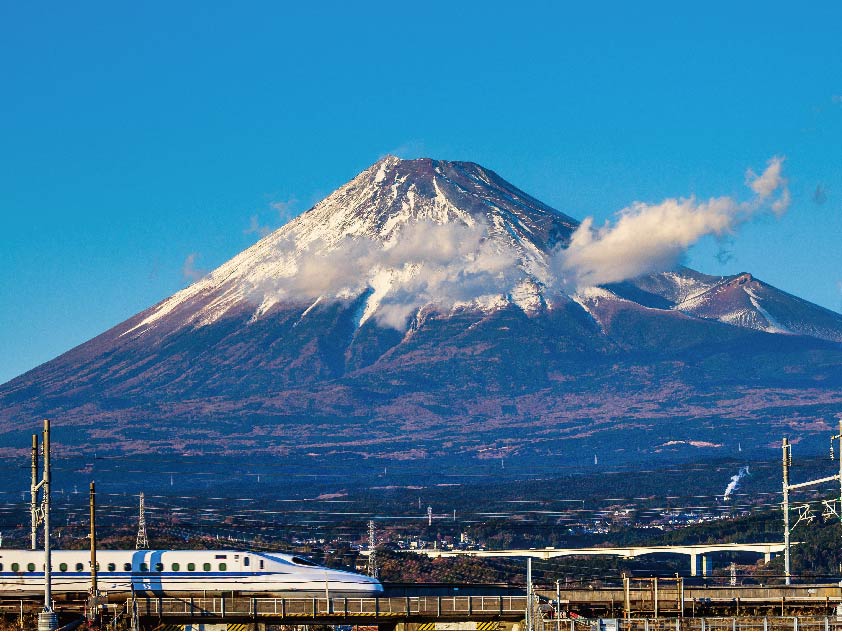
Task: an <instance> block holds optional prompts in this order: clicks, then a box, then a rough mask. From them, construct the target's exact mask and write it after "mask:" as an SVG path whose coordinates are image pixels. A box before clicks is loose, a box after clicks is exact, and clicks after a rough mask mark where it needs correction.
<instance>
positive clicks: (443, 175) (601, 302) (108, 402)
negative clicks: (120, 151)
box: [0, 156, 842, 462]
mask: <svg viewBox="0 0 842 632" xmlns="http://www.w3.org/2000/svg"><path fill="white" fill-rule="evenodd" d="M579 226H580V224H579V222H578V221H577V220H576V219H574V218H573V217H571V216H568V215H565V214H564V213H561V212H559V211H557V210H555V209H553V208H551V207H549V206H547V205H546V204H543V203H542V202H540V201H538V200H536V199H534V198H532V197H531V196H529V195H527V194H526V193H524V192H523V191H520V190H519V189H517V188H516V187H514V186H512V185H511V184H509V183H508V182H506V181H505V180H503V179H502V178H500V177H499V176H498V175H497V174H495V173H494V172H492V171H490V170H488V169H485V168H483V167H480V166H479V165H476V164H473V163H466V162H446V161H438V160H430V159H418V160H400V159H398V158H394V157H391V156H388V157H386V158H384V159H382V160H380V161H378V162H377V163H376V164H374V165H372V166H371V167H370V168H368V169H366V170H365V171H363V172H362V173H361V174H359V175H358V176H357V177H355V178H354V179H353V180H351V181H350V182H348V183H347V184H345V185H344V186H342V187H340V188H339V189H337V190H336V191H335V192H333V193H332V194H330V195H329V196H328V197H327V198H325V199H324V200H322V201H321V202H319V203H318V204H317V205H315V206H314V207H313V208H311V209H310V210H308V211H307V212H305V213H303V214H302V215H300V216H299V217H297V218H296V219H294V220H292V221H291V222H289V223H288V224H287V225H285V226H283V227H282V228H280V229H278V230H277V231H275V232H273V233H271V234H270V235H268V236H266V237H265V238H263V239H261V240H260V241H259V242H257V243H256V244H255V245H254V246H252V247H250V248H248V249H247V250H245V251H243V252H242V253H240V254H239V255H237V256H236V257H234V258H233V259H231V260H230V261H228V262H226V263H224V264H223V265H221V266H220V267H219V268H217V269H216V270H214V271H212V272H211V273H209V274H208V275H207V276H205V277H204V278H202V279H200V280H199V281H197V282H196V283H194V284H192V285H190V286H189V287H187V288H186V289H184V290H182V291H180V292H178V293H176V294H175V295H173V296H171V297H169V298H167V299H166V300H164V301H162V302H161V303H159V304H157V305H155V306H152V307H150V308H149V309H147V310H145V311H143V312H141V313H139V314H137V315H135V316H134V317H132V318H130V319H129V320H127V321H125V322H123V323H121V324H119V325H117V326H116V327H114V328H112V329H111V330H109V331H106V332H105V333H103V334H101V335H99V336H97V337H96V338H94V339H92V340H90V341H88V342H86V343H84V344H82V345H80V346H78V347H76V348H75V349H72V350H70V351H68V352H67V353H65V354H63V355H61V356H59V357H58V358H56V359H54V360H52V361H50V362H47V363H46V364H44V365H42V366H40V367H37V368H35V369H33V370H31V371H29V372H28V373H25V374H24V375H22V376H20V377H18V378H15V379H13V380H11V381H10V382H8V383H6V384H5V385H2V386H0V449H2V450H4V451H7V452H8V451H13V452H15V453H17V452H16V451H15V450H14V449H13V448H15V449H16V448H18V447H20V448H22V449H23V450H24V451H25V450H26V446H27V445H28V441H27V439H26V437H25V435H26V434H27V432H28V429H27V428H25V425H21V421H22V420H27V423H28V422H29V421H30V420H31V421H32V426H33V428H34V427H35V424H36V421H37V419H39V418H40V417H45V416H48V417H52V418H53V419H55V420H56V423H60V424H62V425H63V426H65V427H70V428H73V433H72V435H69V436H68V438H67V439H66V442H67V443H72V444H74V445H75V446H76V447H77V448H80V449H83V450H95V449H98V450H100V451H102V452H113V453H117V454H156V453H162V452H168V453H177V454H197V455H205V454H226V455H234V456H236V455H245V454H248V455H261V454H263V455H304V454H306V455H311V456H313V457H330V456H332V455H337V454H354V455H358V456H362V457H378V458H388V459H436V458H442V459H444V458H458V459H488V458H501V457H505V456H510V455H519V456H521V457H522V458H524V459H528V458H536V459H545V458H547V456H551V455H558V454H567V455H574V454H577V455H578V454H587V456H588V457H590V456H591V455H592V454H593V452H592V451H596V450H598V451H599V453H600V454H601V455H602V457H601V459H602V460H603V461H608V462H610V461H611V460H614V461H616V462H637V461H640V460H641V459H658V458H664V459H673V458H675V459H685V458H689V455H693V454H698V453H700V452H704V453H706V454H709V453H714V454H724V453H726V452H727V451H728V450H731V449H732V448H733V449H734V450H736V448H735V446H737V445H738V444H739V445H741V449H742V450H744V451H745V450H757V451H763V450H767V449H768V448H769V447H770V446H773V445H776V442H778V441H779V440H780V437H781V436H782V435H783V434H787V433H790V432H791V433H794V434H798V435H799V436H801V437H803V438H804V439H805V440H807V441H810V440H815V441H816V442H817V445H818V442H819V441H820V442H821V445H824V443H825V442H826V436H825V434H826V432H829V431H830V429H831V427H832V423H831V422H830V420H831V418H832V416H833V415H834V414H835V413H836V412H837V410H840V404H842V391H840V388H839V387H840V386H841V385H842V344H840V343H842V316H840V315H839V314H837V313H834V312H831V311H829V310H826V309H823V308H821V307H819V306H817V305H813V304H811V303H809V302H807V301H804V300H802V299H799V298H797V297H795V296H792V295H790V294H787V293H785V292H782V291H780V290H778V289H776V288H774V287H771V286H769V285H767V284H765V283H763V282H762V281H760V280H758V279H756V278H754V277H753V276H752V275H751V274H748V273H740V274H737V275H733V276H727V277H718V276H709V275H705V274H702V273H700V272H696V271H694V270H691V269H689V268H686V267H681V266H675V267H673V268H672V269H670V270H668V271H666V272H656V273H647V274H643V275H641V276H637V277H635V278H631V279H626V280H622V281H617V282H612V283H605V284H601V285H596V286H590V287H582V286H580V285H577V284H575V283H574V282H571V280H570V278H569V274H568V272H569V270H566V269H565V267H564V266H563V265H561V264H560V263H559V261H560V257H563V254H564V253H565V252H566V249H567V248H568V247H569V246H570V244H571V239H573V237H574V234H575V232H576V230H577V228H578V227H579Z"/></svg>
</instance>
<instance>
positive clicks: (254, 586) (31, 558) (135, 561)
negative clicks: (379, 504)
mask: <svg viewBox="0 0 842 632" xmlns="http://www.w3.org/2000/svg"><path fill="white" fill-rule="evenodd" d="M96 557H97V567H98V569H99V570H98V572H97V584H98V588H99V590H102V591H108V592H115V593H123V592H125V593H129V592H132V590H134V591H135V592H136V593H139V594H147V595H148V594H152V595H174V596H176V595H179V594H196V593H202V592H207V593H219V592H231V591H233V592H235V593H264V594H282V595H283V594H289V595H291V596H301V597H305V596H306V597H311V596H312V597H324V596H325V595H326V594H329V595H330V596H331V597H369V596H377V595H379V594H380V593H382V592H383V586H381V584H380V582H379V581H377V580H376V579H374V578H372V577H368V576H366V575H360V574H358V573H350V572H347V571H339V570H335V569H332V568H326V567H324V566H319V565H318V564H315V563H314V562H312V561H310V560H308V559H306V558H304V557H301V556H298V555H290V554H286V553H254V552H251V551H231V550H228V551H173V550H148V551H97V554H96ZM90 559H91V558H90V551H89V550H80V551H53V552H52V564H51V566H52V582H51V583H52V590H53V592H55V593H76V592H78V593H81V592H87V591H88V589H89V588H90V586H91V562H90ZM43 591H44V552H43V551H38V550H35V551H31V550H19V549H18V550H15V549H0V596H10V595H24V594H36V593H42V592H43Z"/></svg>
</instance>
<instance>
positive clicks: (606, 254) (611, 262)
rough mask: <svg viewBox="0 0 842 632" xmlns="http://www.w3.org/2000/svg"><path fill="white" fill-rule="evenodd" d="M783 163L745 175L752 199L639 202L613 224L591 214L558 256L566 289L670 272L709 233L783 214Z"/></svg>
mask: <svg viewBox="0 0 842 632" xmlns="http://www.w3.org/2000/svg"><path fill="white" fill-rule="evenodd" d="M783 161H784V159H783V158H782V157H778V156H775V157H773V158H772V159H771V160H769V163H768V165H767V167H766V169H765V170H764V171H763V173H761V174H760V175H756V174H755V173H754V172H753V171H751V170H749V171H748V172H747V173H746V184H747V186H748V187H749V188H750V189H751V190H752V191H753V192H754V198H753V199H751V200H750V201H748V202H738V201H737V200H735V199H734V198H731V197H719V198H711V199H709V200H707V201H701V202H700V201H698V200H696V199H695V198H693V197H690V198H680V199H675V198H671V199H667V200H664V201H663V202H661V203H659V204H645V203H643V202H635V203H634V204H632V205H631V206H629V207H627V208H625V209H623V210H622V211H620V212H619V213H618V218H617V220H616V221H615V222H614V224H613V225H612V224H610V223H608V222H606V224H605V225H603V226H601V227H599V228H594V226H593V219H592V218H590V217H588V218H586V219H585V220H584V221H583V222H582V223H581V224H580V226H579V227H578V228H577V229H576V231H575V232H574V233H573V235H572V237H571V241H570V245H569V247H568V248H566V249H565V250H561V251H559V252H558V253H557V255H556V260H555V264H556V265H555V269H556V272H557V274H558V275H559V279H560V281H561V282H562V284H563V285H565V286H567V287H571V286H572V287H590V286H594V285H600V284H603V283H614V282H618V281H624V280H626V279H632V278H635V277H638V276H641V275H643V274H647V273H650V272H658V271H663V270H668V269H670V268H671V267H673V266H675V265H676V264H677V263H678V261H679V259H680V258H681V256H682V255H683V254H684V253H685V252H686V250H687V249H688V248H689V247H690V246H691V245H693V244H694V243H695V242H697V241H698V240H699V239H701V238H702V237H704V236H706V235H714V236H716V237H722V236H724V235H727V234H729V233H731V232H732V231H733V230H734V229H735V228H736V227H737V226H738V225H739V224H741V223H743V222H745V221H747V220H749V219H750V218H751V217H752V216H754V215H755V214H756V213H758V212H760V211H762V210H764V209H767V208H768V209H769V210H771V212H772V213H774V214H775V215H778V216H780V215H781V214H782V213H784V212H785V211H786V209H787V207H788V206H789V203H790V195H789V189H787V186H786V180H785V179H784V178H783V176H782V175H781V168H782V165H783ZM776 194H777V197H776Z"/></svg>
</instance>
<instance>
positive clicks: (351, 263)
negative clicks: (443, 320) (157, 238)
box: [254, 221, 523, 329]
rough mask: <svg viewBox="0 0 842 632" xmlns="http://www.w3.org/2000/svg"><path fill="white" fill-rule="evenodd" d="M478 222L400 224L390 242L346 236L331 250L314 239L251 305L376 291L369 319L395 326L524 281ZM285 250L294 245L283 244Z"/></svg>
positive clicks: (513, 259)
mask: <svg viewBox="0 0 842 632" xmlns="http://www.w3.org/2000/svg"><path fill="white" fill-rule="evenodd" d="M487 235H488V228H487V226H486V225H485V224H482V223H477V224H475V225H474V226H467V225H465V224H436V223H433V222H430V221H419V222H413V223H409V224H407V225H405V226H404V227H403V228H402V230H401V232H400V233H399V234H398V235H397V238H396V239H394V241H392V242H391V244H390V245H388V246H386V247H384V245H383V243H382V242H380V241H378V240H375V239H371V238H366V237H357V238H346V239H345V240H343V241H342V242H340V244H339V245H338V246H337V247H335V248H333V249H330V250H326V249H325V244H324V243H323V242H321V241H316V242H313V243H311V244H309V245H308V247H307V249H306V250H305V251H303V252H300V253H299V254H298V255H297V257H296V270H295V273H294V274H292V275H291V276H288V277H283V278H275V279H273V280H272V281H268V282H265V283H262V284H261V285H260V286H259V287H256V288H255V289H254V294H255V300H257V301H262V300H264V299H265V298H266V296H267V295H269V296H272V297H273V298H275V299H277V300H283V299H297V300H314V299H316V298H318V297H324V298H328V299H340V298H350V297H355V296H358V295H359V294H361V293H362V292H363V291H365V290H367V289H370V290H371V291H374V292H377V291H378V290H379V291H380V296H378V299H379V306H378V309H377V311H376V312H375V314H374V318H375V319H376V320H377V321H378V322H379V323H380V324H383V325H387V326H391V327H395V328H397V329H401V328H403V327H404V326H405V325H406V321H407V319H408V318H409V317H410V315H411V314H412V313H414V312H415V311H417V310H418V309H419V308H420V307H422V306H424V305H427V304H430V303H433V304H436V305H439V306H441V307H443V308H447V309H449V308H452V307H453V306H455V305H457V304H459V303H464V302H470V301H473V300H475V299H477V298H479V297H482V296H488V295H499V294H507V293H508V292H510V291H511V289H512V288H513V287H514V286H515V285H516V284H517V282H518V280H519V279H520V278H521V277H523V272H522V271H521V270H520V269H519V268H518V266H517V265H516V264H517V257H516V254H515V253H514V252H512V251H510V250H508V249H507V248H505V247H502V246H501V245H500V243H499V242H498V241H496V240H493V241H492V240H488V239H486V237H487ZM282 249H283V250H285V251H287V252H291V251H293V250H294V247H293V244H282Z"/></svg>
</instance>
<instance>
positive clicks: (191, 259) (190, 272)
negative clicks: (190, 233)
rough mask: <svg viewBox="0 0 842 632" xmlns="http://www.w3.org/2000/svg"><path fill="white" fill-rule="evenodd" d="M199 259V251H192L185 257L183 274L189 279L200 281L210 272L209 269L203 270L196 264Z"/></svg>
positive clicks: (182, 268)
mask: <svg viewBox="0 0 842 632" xmlns="http://www.w3.org/2000/svg"><path fill="white" fill-rule="evenodd" d="M197 259H199V253H198V252H191V253H190V254H189V255H187V257H186V258H185V259H184V263H183V264H181V274H182V275H183V276H184V278H185V279H187V280H188V281H191V282H192V281H198V280H199V279H201V278H202V277H203V276H205V275H206V274H207V273H208V272H207V270H203V269H202V268H199V267H198V266H197V265H196V260H197Z"/></svg>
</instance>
